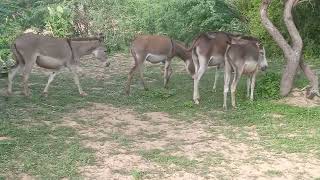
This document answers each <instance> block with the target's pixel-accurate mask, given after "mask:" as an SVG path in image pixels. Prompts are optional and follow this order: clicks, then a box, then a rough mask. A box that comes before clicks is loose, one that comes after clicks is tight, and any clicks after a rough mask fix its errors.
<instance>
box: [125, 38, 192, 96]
mask: <svg viewBox="0 0 320 180" xmlns="http://www.w3.org/2000/svg"><path fill="white" fill-rule="evenodd" d="M131 54H132V56H133V59H134V66H133V67H132V68H131V70H130V72H129V75H128V81H127V85H126V88H125V91H126V94H127V95H129V94H130V85H131V81H132V78H133V74H134V72H135V71H136V70H139V72H140V80H141V83H142V85H143V87H144V89H145V90H147V87H146V85H145V82H144V78H143V67H144V65H143V64H144V62H145V61H149V62H151V63H153V64H156V63H163V62H164V64H165V65H164V87H165V88H167V87H168V82H169V80H170V77H171V75H172V68H171V60H172V58H173V57H175V56H177V57H179V58H180V59H182V60H183V61H184V63H185V67H186V69H187V71H188V73H189V74H191V76H192V77H193V75H194V65H193V61H192V56H191V52H189V51H188V49H187V48H185V46H184V45H182V44H181V43H178V42H177V41H175V40H173V39H170V38H169V37H166V36H160V35H142V36H139V37H137V38H136V39H135V40H134V41H133V42H132V45H131Z"/></svg>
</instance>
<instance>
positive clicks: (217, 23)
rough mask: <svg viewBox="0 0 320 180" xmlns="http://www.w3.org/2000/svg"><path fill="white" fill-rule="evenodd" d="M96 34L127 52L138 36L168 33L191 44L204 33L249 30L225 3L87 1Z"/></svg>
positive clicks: (208, 0) (195, 0)
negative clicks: (100, 33) (103, 34)
mask: <svg viewBox="0 0 320 180" xmlns="http://www.w3.org/2000/svg"><path fill="white" fill-rule="evenodd" d="M83 3H84V4H85V5H86V6H87V7H88V9H89V12H88V14H89V16H90V17H91V22H92V27H91V31H93V32H97V31H98V32H104V33H105V34H106V35H107V37H108V38H107V39H108V40H107V44H108V48H109V49H111V51H117V50H125V49H127V47H128V45H129V43H130V42H131V41H132V39H133V38H134V37H135V36H136V35H137V34H164V35H168V36H170V37H173V38H175V39H178V40H181V41H184V42H190V41H192V39H193V38H194V37H195V36H196V35H197V34H198V33H200V32H203V31H216V30H228V31H233V32H235V31H236V32H239V31H245V25H244V24H243V23H242V22H241V21H240V20H239V13H238V12H237V10H235V9H234V8H233V6H232V5H231V4H229V3H227V2H225V1H223V0H218V1H211V0H205V1H204V0H188V1H185V0H168V1H155V0H153V1H150V0H123V1H121V2H119V1H114V0H97V1H95V2H93V3H91V2H90V3H89V2H86V1H84V2H83Z"/></svg>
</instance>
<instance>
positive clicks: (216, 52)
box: [191, 32, 231, 104]
mask: <svg viewBox="0 0 320 180" xmlns="http://www.w3.org/2000/svg"><path fill="white" fill-rule="evenodd" d="M230 43H231V37H230V36H229V35H228V34H227V33H224V32H212V33H202V34H200V35H199V36H198V37H197V38H195V40H194V41H193V44H192V47H191V48H192V59H193V62H194V66H195V76H194V85H193V101H194V103H195V104H199V99H200V95H199V82H200V80H201V77H202V76H203V74H204V73H205V72H206V70H207V68H208V66H216V67H218V68H219V67H223V66H224V54H225V52H226V49H227V46H228V44H230ZM217 78H218V76H217V73H216V78H215V79H217ZM215 84H216V80H215ZM214 87H215V85H214Z"/></svg>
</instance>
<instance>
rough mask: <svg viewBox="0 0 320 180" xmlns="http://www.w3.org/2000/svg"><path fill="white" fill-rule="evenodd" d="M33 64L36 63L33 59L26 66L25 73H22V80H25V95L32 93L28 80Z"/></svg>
mask: <svg viewBox="0 0 320 180" xmlns="http://www.w3.org/2000/svg"><path fill="white" fill-rule="evenodd" d="M33 64H34V63H33V62H32V61H31V62H30V63H27V64H25V66H24V71H23V75H22V81H23V94H24V95H25V96H29V95H30V89H29V87H28V81H29V77H30V73H31V71H32V67H33Z"/></svg>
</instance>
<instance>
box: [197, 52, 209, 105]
mask: <svg viewBox="0 0 320 180" xmlns="http://www.w3.org/2000/svg"><path fill="white" fill-rule="evenodd" d="M207 68H208V64H207V63H206V61H205V59H204V58H203V59H202V60H201V61H200V68H199V71H198V72H197V75H196V78H195V79H194V81H193V82H194V83H193V101H194V103H195V104H199V100H200V94H199V82H200V80H201V77H202V76H203V74H204V73H205V72H206V70H207Z"/></svg>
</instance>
